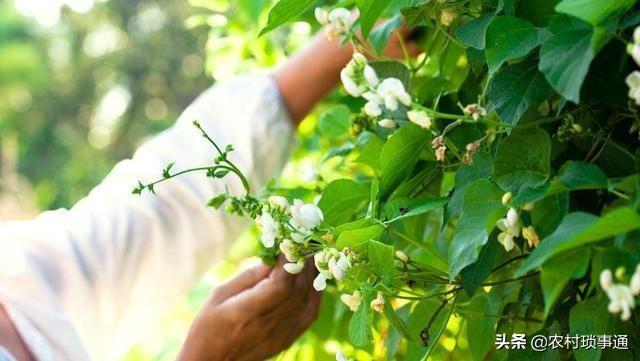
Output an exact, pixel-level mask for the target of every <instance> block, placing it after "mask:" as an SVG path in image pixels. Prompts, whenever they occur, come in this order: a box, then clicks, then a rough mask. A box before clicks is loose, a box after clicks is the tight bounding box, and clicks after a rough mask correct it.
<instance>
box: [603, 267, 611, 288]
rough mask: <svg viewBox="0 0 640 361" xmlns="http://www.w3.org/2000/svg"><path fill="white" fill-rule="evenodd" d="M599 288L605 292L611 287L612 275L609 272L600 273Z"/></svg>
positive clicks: (607, 270) (606, 270)
mask: <svg viewBox="0 0 640 361" xmlns="http://www.w3.org/2000/svg"><path fill="white" fill-rule="evenodd" d="M600 286H601V287H602V289H603V290H605V291H607V290H608V289H610V288H611V286H613V274H612V273H611V270H609V269H605V270H603V271H602V272H600Z"/></svg>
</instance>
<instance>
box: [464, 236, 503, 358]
mask: <svg viewBox="0 0 640 361" xmlns="http://www.w3.org/2000/svg"><path fill="white" fill-rule="evenodd" d="M496 243H497V242H496ZM501 305H502V302H501V299H500V298H499V295H498V294H497V293H496V292H493V293H485V292H482V293H480V294H478V295H477V296H476V297H474V298H473V299H472V300H471V303H470V304H469V308H470V310H471V311H472V312H477V313H480V314H483V315H498V314H500V308H501ZM497 321H498V320H497V319H496V318H495V317H486V316H485V317H469V318H468V319H467V340H469V351H470V352H471V355H472V356H473V359H474V360H485V359H486V358H485V355H486V354H487V353H488V352H489V351H491V350H492V349H493V348H494V347H495V337H496V323H497Z"/></svg>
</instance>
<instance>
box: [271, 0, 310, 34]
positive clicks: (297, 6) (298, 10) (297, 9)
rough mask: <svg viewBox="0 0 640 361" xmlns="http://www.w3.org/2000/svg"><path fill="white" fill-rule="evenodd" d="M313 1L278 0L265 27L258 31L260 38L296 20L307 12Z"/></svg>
mask: <svg viewBox="0 0 640 361" xmlns="http://www.w3.org/2000/svg"><path fill="white" fill-rule="evenodd" d="M313 3H315V0H280V1H278V3H277V4H275V5H274V6H273V8H272V9H271V11H269V19H268V20H267V25H266V26H265V27H264V28H263V29H262V30H261V31H260V36H262V35H264V34H266V33H268V32H270V31H271V30H273V29H275V28H277V27H279V26H280V25H283V24H285V23H287V22H289V21H291V20H293V19H295V18H297V17H298V16H299V15H300V14H302V12H303V11H305V10H307V8H308V7H310V6H311V5H312V4H313Z"/></svg>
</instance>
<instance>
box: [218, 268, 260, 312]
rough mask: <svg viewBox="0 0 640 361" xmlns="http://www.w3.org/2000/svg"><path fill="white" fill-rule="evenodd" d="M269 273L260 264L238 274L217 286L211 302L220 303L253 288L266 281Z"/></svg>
mask: <svg viewBox="0 0 640 361" xmlns="http://www.w3.org/2000/svg"><path fill="white" fill-rule="evenodd" d="M270 272H271V268H269V267H268V266H267V265H265V264H263V263H260V264H257V265H255V266H252V267H250V268H247V269H246V270H244V271H242V272H240V273H238V274H237V275H236V276H234V277H233V278H232V279H230V280H228V281H227V282H225V283H223V284H221V285H220V286H218V287H217V288H216V290H215V292H214V293H213V296H212V297H211V299H212V300H213V302H216V303H222V302H224V301H225V300H226V299H228V298H230V297H232V296H234V295H237V294H239V293H241V292H243V291H245V290H247V289H249V288H251V287H253V286H255V285H256V284H257V283H258V282H260V281H261V280H264V279H266V278H267V277H268V276H269V273H270Z"/></svg>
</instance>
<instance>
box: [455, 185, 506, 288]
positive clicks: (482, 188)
mask: <svg viewBox="0 0 640 361" xmlns="http://www.w3.org/2000/svg"><path fill="white" fill-rule="evenodd" d="M503 193H504V192H503V191H502V190H501V189H500V188H498V187H497V186H496V185H495V184H493V183H491V182H489V181H488V180H485V179H480V180H477V181H475V182H473V183H471V184H470V185H469V187H468V188H467V190H466V192H465V194H464V203H463V206H462V215H461V216H460V220H459V221H458V225H457V229H456V233H455V234H454V235H453V240H452V241H451V246H450V247H449V278H450V279H451V280H453V279H454V278H455V277H456V276H457V275H458V273H460V271H461V270H462V269H463V268H465V267H467V266H468V265H470V264H472V263H474V262H476V261H477V260H478V254H479V253H480V248H481V247H482V246H484V245H485V244H486V243H487V240H488V239H489V232H491V230H492V229H493V228H494V226H495V221H496V220H497V219H498V218H499V217H500V216H501V215H502V214H501V212H502V211H503V208H502V202H501V198H502V195H503Z"/></svg>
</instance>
